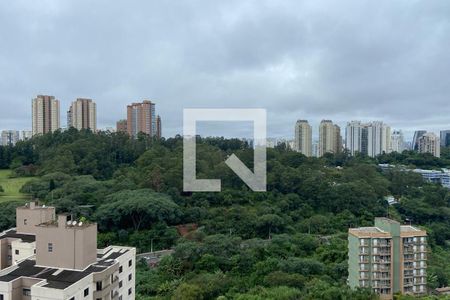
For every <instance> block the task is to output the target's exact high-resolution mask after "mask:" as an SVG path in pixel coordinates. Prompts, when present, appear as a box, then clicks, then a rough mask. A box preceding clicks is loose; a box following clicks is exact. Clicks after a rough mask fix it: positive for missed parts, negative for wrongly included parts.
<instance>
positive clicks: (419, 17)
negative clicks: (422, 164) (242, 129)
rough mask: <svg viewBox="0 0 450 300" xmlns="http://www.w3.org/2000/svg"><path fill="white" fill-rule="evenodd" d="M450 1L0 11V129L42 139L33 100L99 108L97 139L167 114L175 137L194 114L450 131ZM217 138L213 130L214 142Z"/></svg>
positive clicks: (276, 130)
mask: <svg viewBox="0 0 450 300" xmlns="http://www.w3.org/2000/svg"><path fill="white" fill-rule="evenodd" d="M449 15H450V3H449V2H448V1H443V0H442V1H409V0H400V1H395V2H394V1H388V0H384V1H361V0H349V1H331V0H330V1H325V0H315V1H294V0H293V1H257V0H254V1H206V0H205V1H114V2H112V1H105V0H103V1H87V0H85V1H57V0H54V1H51V0H47V1H2V2H1V3H0V91H1V92H0V103H1V109H0V129H7V128H8V129H9V128H17V129H26V128H30V127H31V120H30V119H31V111H30V106H31V103H30V101H31V98H32V97H33V96H35V95H36V94H39V93H48V94H52V95H55V96H57V97H58V98H59V99H60V100H61V101H62V105H61V106H62V117H63V119H64V112H65V110H66V109H67V107H68V105H69V102H70V101H72V100H73V99H75V98H76V97H91V98H93V99H94V100H96V101H97V106H98V120H99V126H100V127H105V126H113V125H114V124H115V121H116V120H118V119H120V118H124V117H125V114H126V111H125V109H126V105H127V104H128V103H130V102H133V101H138V100H141V99H144V98H150V99H153V100H154V101H155V102H156V103H157V111H158V113H159V114H161V116H162V118H163V129H164V133H165V135H167V136H171V135H174V134H176V133H179V132H181V125H182V109H183V108H185V107H263V108H267V109H268V112H269V113H268V116H269V120H268V124H269V128H268V131H269V135H272V136H286V137H289V136H292V134H293V126H294V123H295V120H296V119H299V118H302V119H303V118H307V119H309V120H310V121H311V122H312V123H313V124H318V122H319V121H320V120H321V119H322V118H327V119H333V120H335V121H337V122H338V123H339V124H341V125H344V124H345V121H347V120H351V119H363V120H369V119H382V120H385V121H386V122H388V123H390V124H391V125H392V126H393V127H396V128H400V129H404V130H405V131H406V132H410V131H412V130H414V129H415V128H426V129H429V130H435V131H437V130H439V129H446V128H450V124H449V123H450V122H449V117H448V116H449V114H450V106H449V105H448V102H449V95H450V52H449V51H448V49H450V22H449V19H448V16H449ZM216 129H217V128H215V127H214V133H217V134H218V132H217V131H216Z"/></svg>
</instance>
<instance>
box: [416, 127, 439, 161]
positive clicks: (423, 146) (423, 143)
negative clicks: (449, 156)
mask: <svg viewBox="0 0 450 300" xmlns="http://www.w3.org/2000/svg"><path fill="white" fill-rule="evenodd" d="M418 147H419V152H420V153H431V154H433V155H434V156H436V157H441V139H440V138H439V136H437V135H436V134H434V133H432V132H427V133H424V134H423V135H422V136H421V137H419V139H418Z"/></svg>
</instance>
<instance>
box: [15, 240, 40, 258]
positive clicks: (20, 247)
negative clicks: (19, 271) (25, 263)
mask: <svg viewBox="0 0 450 300" xmlns="http://www.w3.org/2000/svg"><path fill="white" fill-rule="evenodd" d="M11 248H12V249H11V250H12V251H11V253H12V263H13V264H17V262H19V261H21V260H23V259H25V258H28V257H30V256H32V255H34V249H35V248H36V243H24V242H22V240H15V241H12V242H11ZM17 251H18V252H19V253H18V254H16V253H17Z"/></svg>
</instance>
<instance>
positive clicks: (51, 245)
mask: <svg viewBox="0 0 450 300" xmlns="http://www.w3.org/2000/svg"><path fill="white" fill-rule="evenodd" d="M47 248H48V252H53V244H52V243H48V246H47Z"/></svg>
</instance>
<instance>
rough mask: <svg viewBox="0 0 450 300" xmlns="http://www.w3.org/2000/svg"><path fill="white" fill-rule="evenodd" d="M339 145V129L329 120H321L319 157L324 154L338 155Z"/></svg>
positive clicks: (340, 138) (340, 140)
mask: <svg viewBox="0 0 450 300" xmlns="http://www.w3.org/2000/svg"><path fill="white" fill-rule="evenodd" d="M341 145H342V137H341V130H340V127H339V126H337V125H335V124H333V122H332V121H331V120H322V121H321V122H320V125H319V156H323V155H324V154H325V153H339V152H340V151H341V148H340V147H341Z"/></svg>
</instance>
